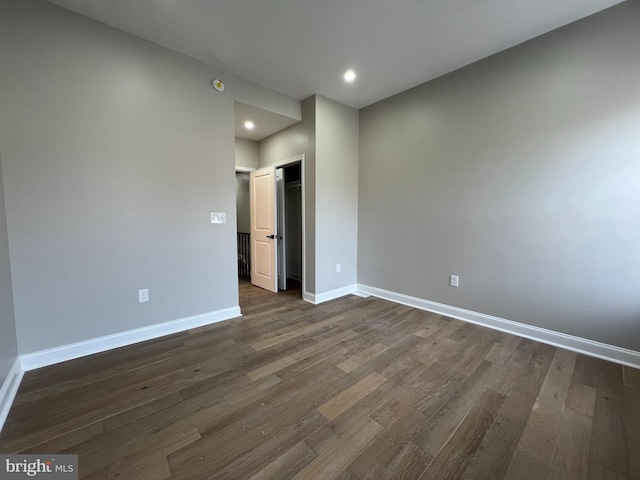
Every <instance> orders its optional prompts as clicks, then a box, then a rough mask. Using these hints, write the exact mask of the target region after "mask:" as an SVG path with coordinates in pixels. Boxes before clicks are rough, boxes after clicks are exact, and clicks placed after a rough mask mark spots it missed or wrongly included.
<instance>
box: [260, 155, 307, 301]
mask: <svg viewBox="0 0 640 480" xmlns="http://www.w3.org/2000/svg"><path fill="white" fill-rule="evenodd" d="M304 167H305V164H304V155H299V156H297V157H293V158H291V159H288V160H284V161H282V162H277V163H276V164H272V165H270V166H267V167H263V168H260V169H258V170H256V171H255V172H252V173H251V175H250V179H249V188H250V201H249V205H250V217H251V260H252V261H251V283H252V284H254V285H256V286H259V287H261V288H264V289H266V290H269V291H271V292H274V293H277V292H279V291H288V290H290V289H293V290H295V291H299V293H298V296H300V297H302V292H303V291H304V286H305V285H304V284H305V275H304V273H305V225H304V223H305V222H304V212H305V199H304V197H305V193H304V191H305V185H304V177H305V175H304V169H305V168H304Z"/></svg>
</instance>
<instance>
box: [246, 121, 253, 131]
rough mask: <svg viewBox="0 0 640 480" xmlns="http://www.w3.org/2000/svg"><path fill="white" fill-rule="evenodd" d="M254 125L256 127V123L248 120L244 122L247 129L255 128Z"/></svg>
mask: <svg viewBox="0 0 640 480" xmlns="http://www.w3.org/2000/svg"><path fill="white" fill-rule="evenodd" d="M253 127H255V125H254V124H253V122H251V121H249V120H247V121H246V122H244V128H246V129H247V130H253Z"/></svg>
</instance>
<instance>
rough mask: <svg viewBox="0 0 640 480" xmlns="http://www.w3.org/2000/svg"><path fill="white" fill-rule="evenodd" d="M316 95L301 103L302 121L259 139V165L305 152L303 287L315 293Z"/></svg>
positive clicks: (263, 165)
mask: <svg viewBox="0 0 640 480" xmlns="http://www.w3.org/2000/svg"><path fill="white" fill-rule="evenodd" d="M315 132H316V97H315V96H312V97H309V98H307V99H306V100H304V101H303V102H302V121H301V122H300V123H296V124H295V125H293V126H291V127H289V128H286V129H284V130H282V131H280V132H278V133H276V134H274V135H271V136H270V137H267V138H265V139H263V140H261V141H260V142H259V154H260V167H265V166H267V165H272V164H274V163H277V162H281V161H282V160H286V159H288V158H293V157H296V156H298V155H303V154H304V155H305V179H304V182H305V242H306V244H305V257H306V258H305V266H306V270H305V289H306V291H307V292H309V293H315V292H316V273H315V272H316V260H315V259H316V257H315V248H316V240H315V239H316V219H315V218H316V217H315V215H316V203H315V198H316V189H315V184H316V174H315V172H316V146H315V142H316V133H315Z"/></svg>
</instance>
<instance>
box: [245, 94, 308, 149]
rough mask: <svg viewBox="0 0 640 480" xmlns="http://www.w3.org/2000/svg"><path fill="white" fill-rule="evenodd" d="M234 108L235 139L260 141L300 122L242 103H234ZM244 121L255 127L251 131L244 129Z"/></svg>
mask: <svg viewBox="0 0 640 480" xmlns="http://www.w3.org/2000/svg"><path fill="white" fill-rule="evenodd" d="M234 106H235V108H234V110H235V130H236V137H240V138H247V139H249V140H255V141H258V140H262V139H263V138H266V137H268V136H269V135H273V134H274V133H276V132H279V131H280V130H284V129H285V128H287V127H289V126H291V125H293V124H294V123H298V122H299V121H300V120H296V119H294V118H290V117H285V116H283V115H278V114H277V113H274V112H270V111H268V110H263V109H261V108H258V107H254V106H252V105H247V104H246V103H242V102H234ZM246 121H251V122H253V124H254V125H255V126H254V128H253V130H247V129H246V128H245V126H244V122H246Z"/></svg>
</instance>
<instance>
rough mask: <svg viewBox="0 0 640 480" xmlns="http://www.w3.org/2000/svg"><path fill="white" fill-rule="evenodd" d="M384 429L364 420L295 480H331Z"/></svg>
mask: <svg viewBox="0 0 640 480" xmlns="http://www.w3.org/2000/svg"><path fill="white" fill-rule="evenodd" d="M383 430H384V428H383V427H381V426H380V425H378V424H377V423H376V422H374V421H373V420H370V419H364V420H363V421H362V422H361V423H360V424H359V425H357V426H356V427H354V429H353V430H352V431H350V432H348V433H347V434H345V435H343V436H342V437H339V438H337V439H336V441H335V442H333V444H332V445H331V447H330V448H329V449H328V450H327V451H326V452H324V453H322V454H321V455H320V456H318V458H316V459H315V460H313V461H312V462H311V463H310V464H309V465H307V466H306V467H305V468H303V469H302V470H301V471H300V472H298V474H297V475H295V476H294V477H293V479H294V480H330V479H333V478H335V477H336V476H337V475H338V474H339V473H340V472H341V471H342V470H344V469H345V468H347V466H348V465H349V464H350V463H351V462H352V461H353V459H354V458H355V457H357V456H358V454H359V453H360V452H361V451H362V450H364V449H365V448H366V446H367V445H368V444H369V443H371V442H372V441H373V440H375V439H376V437H378V436H379V435H381V434H382V432H383Z"/></svg>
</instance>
